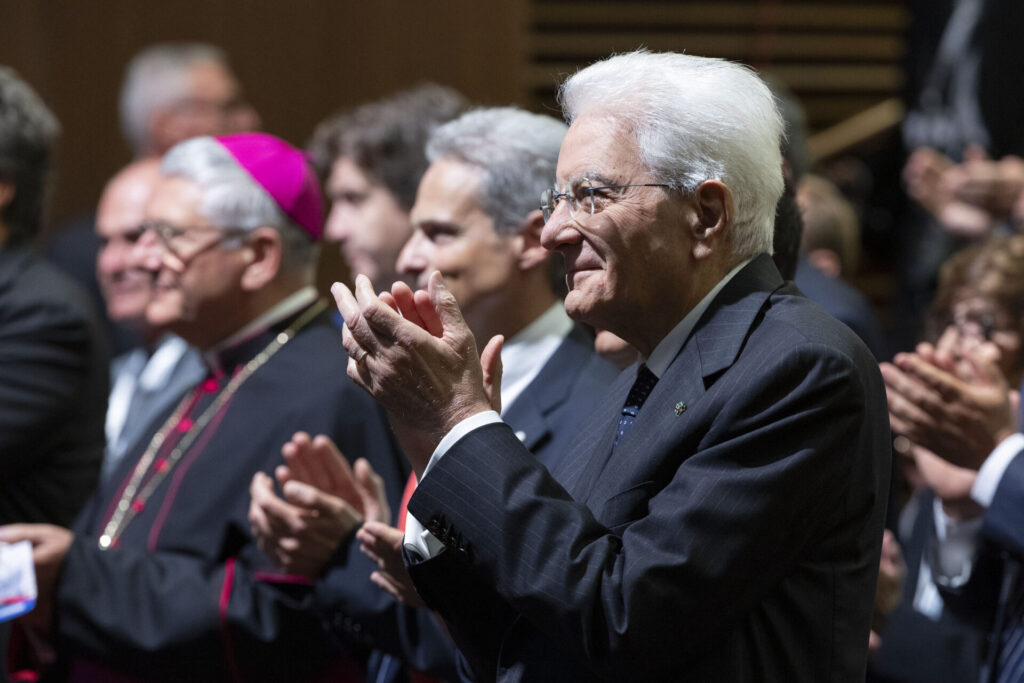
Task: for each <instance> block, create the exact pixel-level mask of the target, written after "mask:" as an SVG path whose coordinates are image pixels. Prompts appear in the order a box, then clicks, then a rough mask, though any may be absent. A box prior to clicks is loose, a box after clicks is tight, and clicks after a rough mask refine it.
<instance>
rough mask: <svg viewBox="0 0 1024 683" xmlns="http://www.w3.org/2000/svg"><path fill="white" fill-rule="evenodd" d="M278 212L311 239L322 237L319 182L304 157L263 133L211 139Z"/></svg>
mask: <svg viewBox="0 0 1024 683" xmlns="http://www.w3.org/2000/svg"><path fill="white" fill-rule="evenodd" d="M214 139H215V140H216V141H217V142H219V143H220V144H221V145H222V146H223V147H224V149H226V150H227V151H228V153H229V154H231V156H233V157H234V158H235V161H237V162H238V165H239V166H241V167H242V168H244V169H245V170H246V171H247V172H248V173H249V175H250V176H252V179H253V180H255V181H256V182H257V183H259V184H260V186H262V187H263V189H264V190H266V191H267V193H268V194H269V195H270V196H271V197H273V199H274V201H275V202H277V205H278V206H279V207H281V210H282V211H284V212H285V214H286V215H287V216H288V217H289V218H291V219H292V220H293V221H295V223H296V224H297V225H298V226H299V227H300V228H302V229H303V230H305V231H306V232H307V233H309V236H310V237H312V238H313V239H314V240H319V239H320V236H321V235H322V234H323V222H324V204H323V199H322V197H321V195H320V183H319V181H318V180H317V177H316V174H315V173H314V172H313V169H312V167H311V166H310V165H309V163H308V162H307V161H306V155H305V153H303V152H302V151H300V150H298V149H295V148H294V147H292V146H291V145H289V144H288V143H287V142H285V141H284V140H281V139H280V138H276V137H274V136H273V135H268V134H266V133H239V134H237V135H223V136H220V137H217V138H214Z"/></svg>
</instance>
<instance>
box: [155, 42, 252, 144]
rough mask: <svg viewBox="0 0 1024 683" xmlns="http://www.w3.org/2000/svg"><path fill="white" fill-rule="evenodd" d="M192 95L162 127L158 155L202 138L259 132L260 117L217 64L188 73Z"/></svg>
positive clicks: (198, 65) (203, 65)
mask: <svg viewBox="0 0 1024 683" xmlns="http://www.w3.org/2000/svg"><path fill="white" fill-rule="evenodd" d="M188 79H189V95H188V97H186V98H185V99H184V100H182V101H180V102H178V103H177V104H175V105H174V106H173V107H172V108H171V110H170V111H169V112H168V113H167V114H166V115H165V116H164V117H163V118H162V119H161V121H160V122H159V123H158V126H157V131H156V138H157V139H158V147H159V149H158V150H157V152H158V153H159V154H163V153H164V152H166V151H167V150H168V149H170V148H171V147H173V146H174V145H176V144H178V143H179V142H182V141H183V140H188V139H189V138H194V137H197V136H200V135H229V134H231V133H242V132H246V131H253V130H257V129H258V128H259V127H260V117H259V115H258V114H257V113H256V110H255V109H253V108H252V106H251V105H250V104H249V103H248V102H246V101H245V100H244V99H243V98H242V89H241V86H239V84H238V81H237V80H235V77H234V75H233V74H232V73H231V72H230V71H229V70H228V69H226V68H225V67H224V66H223V65H222V64H218V63H217V62H199V63H196V64H194V65H193V66H192V67H191V68H190V69H189V72H188Z"/></svg>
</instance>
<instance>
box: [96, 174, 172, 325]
mask: <svg viewBox="0 0 1024 683" xmlns="http://www.w3.org/2000/svg"><path fill="white" fill-rule="evenodd" d="M159 180H160V160H159V159H146V160H144V161H137V162H135V163H132V164H129V165H128V166H127V167H125V168H124V169H122V170H121V171H120V172H119V173H118V174H117V175H115V176H114V177H113V178H112V179H111V180H110V182H108V183H107V186H106V188H105V189H104V190H103V195H102V196H101V197H100V204H99V208H98V209H97V211H96V233H97V234H98V235H99V237H100V240H101V241H102V246H101V247H100V251H99V254H98V256H97V259H96V276H97V279H98V280H99V283H100V288H101V289H102V290H103V298H104V299H105V300H106V302H107V314H108V315H109V316H110V318H111V320H116V321H118V322H122V323H127V324H129V325H133V326H138V327H140V329H141V328H142V327H144V325H145V313H146V305H147V304H148V303H149V298H150V290H151V284H152V283H151V275H150V274H149V273H147V272H146V271H144V270H141V269H139V268H136V267H135V266H134V265H133V264H132V260H131V255H132V248H133V246H134V244H135V241H136V240H137V239H138V238H139V235H140V234H141V230H140V226H141V225H142V219H143V216H144V215H145V210H146V204H147V203H148V202H149V198H150V197H151V196H152V194H153V189H154V188H155V187H156V184H157V182H158V181H159Z"/></svg>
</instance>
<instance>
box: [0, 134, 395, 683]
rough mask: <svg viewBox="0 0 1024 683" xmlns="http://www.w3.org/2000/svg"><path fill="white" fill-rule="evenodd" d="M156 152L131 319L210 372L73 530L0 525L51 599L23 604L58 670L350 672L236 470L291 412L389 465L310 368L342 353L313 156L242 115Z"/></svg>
mask: <svg viewBox="0 0 1024 683" xmlns="http://www.w3.org/2000/svg"><path fill="white" fill-rule="evenodd" d="M161 170H162V173H163V178H162V179H161V181H160V183H159V185H158V186H157V188H156V190H155V193H154V195H153V198H152V199H151V201H150V202H149V204H148V206H147V209H146V229H145V230H144V231H143V235H142V237H140V240H139V244H138V246H137V249H136V258H138V259H140V263H141V264H142V265H143V266H145V267H147V268H149V269H151V270H152V272H153V273H154V276H155V283H156V286H155V290H154V292H153V296H152V298H151V300H150V302H149V304H148V306H147V309H146V315H147V320H148V321H149V323H150V324H152V325H154V326H157V327H160V328H162V329H168V330H171V331H173V332H175V333H176V334H178V335H180V336H181V337H182V338H183V339H185V340H186V341H188V342H189V343H190V344H192V345H194V346H195V347H196V348H198V349H201V350H202V352H203V358H204V361H205V362H206V364H207V367H208V371H209V372H208V374H207V376H206V378H205V379H203V380H202V381H200V382H198V383H197V384H196V385H195V386H194V387H193V388H192V389H191V391H189V392H187V393H186V395H185V396H184V397H183V398H182V400H181V401H179V402H177V404H176V405H171V406H169V407H168V408H167V410H166V411H165V414H164V415H162V416H161V417H160V418H159V419H158V420H157V421H156V422H155V423H154V425H153V431H152V433H151V434H150V435H149V437H147V438H144V439H141V440H139V441H138V442H137V444H136V447H135V448H134V450H133V452H131V453H129V454H128V455H127V456H125V458H124V459H123V461H122V462H121V464H120V465H119V466H118V469H117V471H116V472H115V473H114V476H113V477H112V478H111V480H110V482H109V483H106V484H104V485H103V486H101V488H100V489H99V490H98V492H97V494H96V495H95V496H93V498H92V499H91V501H90V503H89V504H88V505H87V506H86V508H85V510H84V511H83V512H82V514H81V515H80V516H79V518H78V520H77V521H76V523H75V526H74V529H73V533H72V532H68V531H66V530H63V529H57V528H55V527H48V526H42V525H15V526H13V527H2V528H0V538H2V539H4V540H18V539H25V538H27V539H29V540H31V541H32V542H33V544H34V546H35V548H36V564H37V575H38V576H39V577H40V600H41V603H42V602H47V603H48V604H53V603H55V606H56V609H55V610H54V612H53V613H50V614H48V613H47V612H45V611H44V610H42V609H37V612H40V615H39V616H40V617H41V618H44V619H45V617H47V616H53V615H55V616H57V618H56V620H55V621H54V622H53V629H54V632H53V634H52V635H53V640H54V643H55V646H56V651H57V654H58V658H59V663H60V665H62V667H64V671H62V672H61V673H63V674H64V675H66V676H67V678H68V679H70V680H73V681H78V680H81V681H92V680H105V679H109V678H114V679H118V678H131V679H145V680H151V681H154V680H168V681H182V680H190V681H224V680H232V679H236V680H266V681H291V680H308V679H310V678H315V679H319V677H321V676H326V675H329V674H333V675H335V676H336V677H338V678H340V679H341V680H348V678H346V677H348V676H354V675H355V673H354V671H353V669H354V667H355V665H356V662H355V660H353V659H350V658H348V657H346V656H344V654H343V653H339V652H338V651H337V650H336V648H335V647H334V644H333V642H332V640H331V639H330V636H329V633H327V631H326V630H325V629H324V628H323V626H322V624H321V622H320V619H319V618H318V616H317V615H316V614H315V613H314V612H313V611H312V610H311V609H310V604H309V603H310V601H311V599H312V591H311V589H310V586H309V582H308V581H305V580H303V579H302V578H301V577H294V576H288V575H284V574H282V573H281V572H280V571H277V570H276V568H275V567H274V565H273V564H272V563H271V562H270V560H269V559H268V558H267V557H265V556H264V555H262V554H261V553H260V552H259V550H258V549H257V547H256V543H255V539H254V538H253V537H252V535H251V534H250V533H249V524H248V522H247V520H246V512H247V508H248V499H249V497H248V485H249V481H250V479H251V478H252V474H253V472H254V471H257V470H260V471H264V472H270V471H273V469H274V467H275V466H276V465H278V464H279V463H280V448H281V444H282V443H284V442H285V441H287V440H288V439H289V438H291V435H292V434H294V433H295V432H296V431H297V430H299V429H309V430H316V431H317V432H322V433H326V434H330V435H331V436H332V437H333V438H335V439H337V440H338V443H339V444H341V445H342V447H343V448H345V449H347V451H348V452H349V453H350V454H352V455H354V456H358V455H363V456H365V457H366V458H368V459H369V460H370V461H371V462H372V463H373V465H374V468H375V469H377V471H378V472H380V473H381V476H382V477H384V479H385V480H386V481H387V482H388V484H389V488H390V490H397V489H398V487H400V485H401V482H402V481H404V479H405V474H406V471H405V470H404V468H403V467H402V466H401V465H402V463H401V462H400V461H399V459H398V457H397V454H396V451H395V450H394V444H393V439H392V438H391V436H390V434H389V432H388V430H387V426H386V425H385V424H384V421H383V419H382V418H381V417H380V415H379V410H378V409H377V408H376V406H374V405H373V403H372V401H370V400H369V399H368V398H367V397H366V396H364V395H363V394H362V393H361V392H359V391H357V390H356V389H355V388H354V387H345V386H343V385H340V384H338V383H330V382H324V381H323V378H324V377H331V376H335V375H337V374H338V373H340V372H342V369H343V367H344V363H345V359H344V355H343V354H341V355H339V349H338V331H337V328H336V327H335V326H333V325H332V324H331V322H330V319H329V316H328V315H327V313H326V306H325V304H324V302H322V301H318V297H317V294H316V290H315V288H314V287H313V286H312V281H313V271H314V268H315V264H316V256H317V246H316V243H315V240H316V238H318V237H319V235H320V231H321V226H322V222H321V218H322V208H321V198H320V192H319V188H318V184H317V180H316V177H315V174H314V173H313V171H312V169H311V168H309V167H308V165H307V163H306V161H305V155H304V154H303V153H302V152H300V151H299V150H296V149H295V148H293V147H291V146H290V145H288V144H287V143H285V142H283V141H281V140H279V139H277V138H274V137H272V136H269V135H263V134H259V133H251V134H242V135H234V136H227V137H222V138H195V139H193V140H190V141H187V142H185V143H182V144H180V145H178V146H176V147H174V148H173V149H172V150H171V151H170V152H169V153H168V154H167V156H166V157H165V158H164V160H163V162H162V166H161ZM395 495H396V496H397V493H396V494H395ZM397 503H398V501H397V498H396V499H395V500H394V505H395V506H396V507H397ZM319 512H320V515H321V516H322V517H323V516H326V515H327V514H328V511H326V510H323V511H319Z"/></svg>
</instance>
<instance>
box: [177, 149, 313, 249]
mask: <svg viewBox="0 0 1024 683" xmlns="http://www.w3.org/2000/svg"><path fill="white" fill-rule="evenodd" d="M160 172H161V173H162V174H163V175H165V176H176V177H179V178H184V179H185V180H188V181H189V182H191V183H194V184H195V185H196V186H198V187H199V189H200V192H201V193H202V196H201V198H200V200H199V207H198V212H199V215H201V216H203V217H204V218H206V219H207V220H208V221H210V223H212V224H213V226H214V227H216V228H220V229H221V230H229V229H242V230H254V229H255V228H259V227H263V226H269V227H272V228H274V229H276V230H277V231H278V232H279V233H280V234H281V238H282V242H283V243H284V254H285V258H286V260H288V261H289V263H291V264H294V265H298V266H303V267H305V266H308V265H310V259H315V256H316V248H315V243H314V242H313V240H312V239H311V238H310V236H309V235H308V234H306V232H305V231H304V230H303V229H302V228H300V227H299V226H297V225H296V224H295V223H294V222H292V220H291V219H290V218H288V216H287V215H286V214H285V213H284V211H282V210H281V207H279V206H278V205H277V202H276V201H274V198H273V197H271V196H270V193H268V192H267V191H266V190H265V189H264V188H263V186H262V185H260V184H259V183H257V182H256V181H255V180H254V179H253V177H252V176H251V175H249V173H248V172H247V171H246V170H245V169H243V168H242V167H241V166H239V165H238V161H236V160H235V158H234V157H233V156H232V155H231V153H230V152H228V151H227V150H226V149H225V148H224V147H223V145H221V144H220V143H219V142H217V141H216V140H214V139H213V138H212V137H209V136H203V137H198V138H192V139H191V140H186V141H184V142H180V143H178V144H177V145H175V146H174V147H172V148H171V149H170V150H169V151H168V152H167V154H166V155H164V158H163V161H161V163H160Z"/></svg>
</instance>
